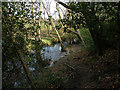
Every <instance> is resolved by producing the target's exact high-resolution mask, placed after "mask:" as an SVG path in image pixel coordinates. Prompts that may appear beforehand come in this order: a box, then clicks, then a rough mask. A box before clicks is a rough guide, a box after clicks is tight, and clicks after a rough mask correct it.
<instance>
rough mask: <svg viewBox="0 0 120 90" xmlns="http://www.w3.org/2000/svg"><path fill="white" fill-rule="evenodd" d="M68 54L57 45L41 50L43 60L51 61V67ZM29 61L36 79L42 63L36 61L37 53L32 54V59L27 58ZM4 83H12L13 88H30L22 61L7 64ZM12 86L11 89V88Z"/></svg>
mask: <svg viewBox="0 0 120 90" xmlns="http://www.w3.org/2000/svg"><path fill="white" fill-rule="evenodd" d="M65 54H66V52H61V45H60V44H55V45H54V46H48V47H43V49H42V50H41V57H42V59H43V60H46V59H48V60H51V63H50V66H52V65H53V62H54V61H56V60H58V59H59V58H61V57H64V55H65ZM25 58H26V60H27V59H28V61H27V66H28V68H29V70H30V72H31V74H32V77H33V79H35V78H36V77H37V76H39V74H40V72H41V71H40V70H41V67H40V64H39V63H40V62H39V61H38V60H36V58H35V53H34V52H33V53H32V59H31V60H30V59H29V58H31V57H27V56H25ZM3 80H4V83H7V84H8V83H11V84H10V85H11V86H13V87H30V84H29V83H28V79H27V76H26V74H25V71H24V68H23V66H22V63H21V61H20V60H17V59H15V60H14V63H13V62H11V61H8V62H7V70H6V71H4V72H3ZM11 86H10V87H11Z"/></svg>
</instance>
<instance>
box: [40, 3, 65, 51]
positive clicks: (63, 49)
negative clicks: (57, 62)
mask: <svg viewBox="0 0 120 90" xmlns="http://www.w3.org/2000/svg"><path fill="white" fill-rule="evenodd" d="M42 4H43V7H44V9H45V11H46V13H47V15H48V16H50V15H49V13H48V11H47V10H46V8H45V6H44V3H43V2H42ZM50 22H51V25H52V27H53V29H54V30H55V31H56V33H57V36H58V38H59V40H60V44H61V47H62V51H65V47H64V45H63V43H62V39H61V37H60V35H59V33H58V31H57V29H56V27H55V24H54V22H53V20H52V19H50Z"/></svg>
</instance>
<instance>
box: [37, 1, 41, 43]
mask: <svg viewBox="0 0 120 90" xmlns="http://www.w3.org/2000/svg"><path fill="white" fill-rule="evenodd" d="M40 22H41V2H39V30H38V39H39V41H41V36H40V32H41V23H40Z"/></svg>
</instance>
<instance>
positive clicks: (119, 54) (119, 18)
mask: <svg viewBox="0 0 120 90" xmlns="http://www.w3.org/2000/svg"><path fill="white" fill-rule="evenodd" d="M117 25H118V28H117V29H118V64H120V30H119V26H120V2H118V10H117Z"/></svg>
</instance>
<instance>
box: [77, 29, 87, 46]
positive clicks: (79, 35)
mask: <svg viewBox="0 0 120 90" xmlns="http://www.w3.org/2000/svg"><path fill="white" fill-rule="evenodd" d="M78 34H79V36H80V38H81V41H82V43H83V45H84V47H86V45H85V42H84V40H83V38H82V36H81V34H80V31H79V30H78Z"/></svg>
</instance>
